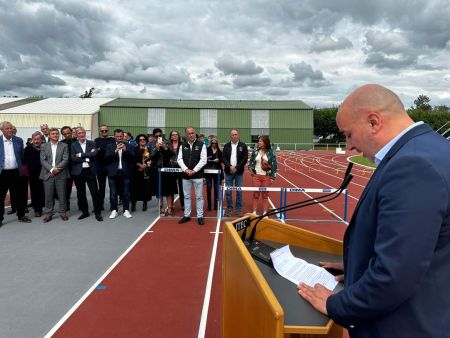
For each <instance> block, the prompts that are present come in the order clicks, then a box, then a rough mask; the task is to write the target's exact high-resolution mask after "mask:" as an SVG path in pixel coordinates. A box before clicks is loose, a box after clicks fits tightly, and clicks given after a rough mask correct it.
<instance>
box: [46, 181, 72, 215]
mask: <svg viewBox="0 0 450 338" xmlns="http://www.w3.org/2000/svg"><path fill="white" fill-rule="evenodd" d="M66 186H67V180H66V179H65V178H62V179H60V178H57V176H54V177H49V178H48V179H46V180H45V181H44V194H45V208H46V209H47V210H46V211H47V212H48V213H53V212H54V206H55V196H58V202H59V212H60V213H65V212H66V211H67V200H66Z"/></svg>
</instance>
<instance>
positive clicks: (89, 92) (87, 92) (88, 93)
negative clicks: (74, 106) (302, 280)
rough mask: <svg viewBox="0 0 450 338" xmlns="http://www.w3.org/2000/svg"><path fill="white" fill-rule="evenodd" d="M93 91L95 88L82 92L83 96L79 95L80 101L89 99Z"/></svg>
mask: <svg viewBox="0 0 450 338" xmlns="http://www.w3.org/2000/svg"><path fill="white" fill-rule="evenodd" d="M94 90H95V88H91V89H89V91H87V90H86V91H85V92H84V94H81V95H80V97H81V98H82V99H87V98H91V97H92V95H94Z"/></svg>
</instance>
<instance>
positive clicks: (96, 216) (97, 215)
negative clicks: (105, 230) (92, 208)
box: [95, 214, 103, 222]
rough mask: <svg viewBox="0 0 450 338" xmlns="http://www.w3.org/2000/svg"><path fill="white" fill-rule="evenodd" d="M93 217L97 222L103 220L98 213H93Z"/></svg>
mask: <svg viewBox="0 0 450 338" xmlns="http://www.w3.org/2000/svg"><path fill="white" fill-rule="evenodd" d="M95 219H96V220H97V221H99V222H103V217H102V215H100V214H95Z"/></svg>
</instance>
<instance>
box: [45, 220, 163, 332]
mask: <svg viewBox="0 0 450 338" xmlns="http://www.w3.org/2000/svg"><path fill="white" fill-rule="evenodd" d="M159 219H160V216H158V217H156V219H155V220H154V221H153V223H152V224H150V225H149V226H148V227H147V229H145V230H144V232H143V233H142V234H141V235H140V236H139V237H138V238H137V239H136V240H135V241H134V242H133V244H131V245H130V246H129V247H128V249H126V250H125V251H124V253H123V254H122V255H121V256H120V257H119V258H117V260H116V261H115V262H114V263H113V264H112V265H111V266H110V267H109V269H108V270H106V271H105V273H104V274H103V275H102V276H101V277H100V278H99V279H98V280H97V281H96V282H95V283H94V284H93V285H92V286H91V287H90V288H89V290H87V291H86V292H85V294H84V295H83V296H82V297H81V298H80V299H79V300H78V302H76V303H75V304H74V305H73V306H72V308H71V309H70V310H69V311H67V312H66V314H65V315H64V316H63V317H62V318H61V319H60V320H59V321H58V322H57V323H56V325H55V326H53V328H52V329H51V330H50V331H49V332H48V333H47V334H46V335H45V336H44V338H50V337H51V336H53V335H54V334H55V332H56V331H58V329H59V328H60V327H61V326H62V325H63V324H64V322H65V321H66V320H67V319H68V318H69V317H70V316H71V315H72V314H73V313H74V312H75V311H76V310H77V309H78V307H79V306H80V305H81V304H82V303H83V302H84V301H85V300H86V298H87V297H89V295H90V294H91V293H92V291H94V290H95V288H96V287H97V286H98V285H99V284H100V283H101V281H102V280H104V279H105V278H106V277H107V276H108V275H109V273H110V272H111V271H112V270H113V269H114V268H115V267H116V266H117V265H118V264H119V263H120V262H121V261H122V259H123V258H124V257H125V256H126V255H127V254H128V253H129V252H130V251H131V249H133V248H134V247H135V245H136V244H137V243H138V242H139V241H140V240H141V238H142V237H144V236H145V234H147V233H148V232H149V230H150V229H151V228H152V227H153V226H154V225H155V224H156V222H158V220H159Z"/></svg>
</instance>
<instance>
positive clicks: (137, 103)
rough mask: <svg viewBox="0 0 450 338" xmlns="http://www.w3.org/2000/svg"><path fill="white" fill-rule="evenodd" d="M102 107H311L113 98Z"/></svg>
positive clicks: (296, 103)
mask: <svg viewBox="0 0 450 338" xmlns="http://www.w3.org/2000/svg"><path fill="white" fill-rule="evenodd" d="M102 107H137V108H194V109H195V108H197V109H198V108H199V109H311V107H309V106H308V105H306V104H305V103H304V102H303V101H299V100H297V101H246V100H159V99H124V98H119V99H115V100H113V101H111V102H109V103H107V104H103V105H102Z"/></svg>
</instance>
